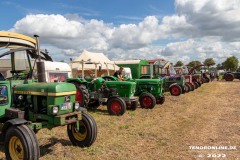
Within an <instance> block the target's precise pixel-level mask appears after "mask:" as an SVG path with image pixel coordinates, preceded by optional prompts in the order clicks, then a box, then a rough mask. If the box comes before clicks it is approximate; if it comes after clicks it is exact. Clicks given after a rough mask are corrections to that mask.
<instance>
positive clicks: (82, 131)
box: [72, 121, 87, 141]
mask: <svg viewBox="0 0 240 160" xmlns="http://www.w3.org/2000/svg"><path fill="white" fill-rule="evenodd" d="M72 134H73V136H74V138H75V139H76V140H78V141H83V140H85V139H86V137H87V127H86V126H85V124H84V123H83V122H82V121H79V128H78V129H77V128H76V124H75V125H72Z"/></svg>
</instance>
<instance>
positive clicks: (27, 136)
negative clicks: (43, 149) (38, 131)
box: [4, 125, 40, 160]
mask: <svg viewBox="0 0 240 160" xmlns="http://www.w3.org/2000/svg"><path fill="white" fill-rule="evenodd" d="M4 146H5V154H6V159H12V160H20V159H24V160H38V159H39V157H40V151H39V145H38V141H37V138H36V135H35V133H34V132H33V131H32V130H31V129H30V128H28V127H27V126H26V125H20V126H12V127H10V128H9V129H8V130H7V132H6V136H5V142H4Z"/></svg>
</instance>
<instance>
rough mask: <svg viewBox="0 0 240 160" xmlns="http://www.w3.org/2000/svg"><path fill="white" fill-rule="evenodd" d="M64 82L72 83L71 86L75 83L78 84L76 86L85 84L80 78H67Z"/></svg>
mask: <svg viewBox="0 0 240 160" xmlns="http://www.w3.org/2000/svg"><path fill="white" fill-rule="evenodd" d="M66 82H68V83H73V84H75V83H78V84H83V83H86V82H84V81H82V80H81V79H80V78H67V79H66Z"/></svg>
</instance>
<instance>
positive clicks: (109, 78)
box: [102, 77, 115, 81]
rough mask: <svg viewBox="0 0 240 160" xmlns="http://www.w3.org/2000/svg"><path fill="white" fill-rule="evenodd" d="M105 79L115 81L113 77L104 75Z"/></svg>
mask: <svg viewBox="0 0 240 160" xmlns="http://www.w3.org/2000/svg"><path fill="white" fill-rule="evenodd" d="M102 78H103V79H104V80H105V81H115V79H114V78H112V77H102Z"/></svg>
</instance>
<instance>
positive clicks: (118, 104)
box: [107, 97, 127, 116]
mask: <svg viewBox="0 0 240 160" xmlns="http://www.w3.org/2000/svg"><path fill="white" fill-rule="evenodd" d="M126 108H127V107H126V103H125V101H124V100H123V99H122V98H119V97H114V98H111V99H110V100H109V101H108V102H107V110H108V113H109V114H110V115H117V116H120V115H123V114H124V113H125V112H126Z"/></svg>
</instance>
